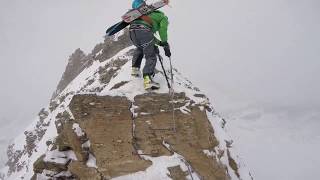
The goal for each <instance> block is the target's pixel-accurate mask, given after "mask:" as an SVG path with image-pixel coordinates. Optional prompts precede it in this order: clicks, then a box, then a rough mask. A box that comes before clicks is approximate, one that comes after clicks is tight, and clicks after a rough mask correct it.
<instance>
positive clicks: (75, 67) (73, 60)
mask: <svg viewBox="0 0 320 180" xmlns="http://www.w3.org/2000/svg"><path fill="white" fill-rule="evenodd" d="M88 58H89V57H87V56H86V54H85V53H84V52H83V51H82V50H81V49H77V50H76V51H75V52H74V53H73V54H72V55H71V56H70V57H69V60H68V65H67V67H66V70H65V71H64V73H63V75H62V78H61V80H60V82H59V84H58V86H57V90H56V91H55V93H54V94H53V96H52V99H54V98H55V97H56V96H58V95H59V94H60V92H62V91H63V90H64V89H65V88H66V87H67V85H68V84H69V83H70V82H71V81H72V80H73V79H74V78H75V77H77V75H78V74H79V73H80V72H81V71H82V70H83V69H84V68H85V64H86V63H87V62H88V61H89V60H90V58H89V59H88Z"/></svg>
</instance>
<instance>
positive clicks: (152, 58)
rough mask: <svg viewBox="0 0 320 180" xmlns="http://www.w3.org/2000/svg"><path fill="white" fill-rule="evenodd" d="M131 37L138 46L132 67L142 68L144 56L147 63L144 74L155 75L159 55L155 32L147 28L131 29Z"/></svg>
mask: <svg viewBox="0 0 320 180" xmlns="http://www.w3.org/2000/svg"><path fill="white" fill-rule="evenodd" d="M130 38H131V41H132V43H133V44H134V45H135V46H136V47H137V48H136V49H135V52H134V55H133V59H132V67H137V68H140V66H141V61H142V59H143V57H144V56H145V58H146V64H145V66H144V68H143V75H144V76H145V75H150V76H151V75H153V74H154V70H155V67H156V64H157V55H156V47H155V40H154V36H153V32H152V31H151V30H149V29H146V28H141V29H139V28H135V29H130Z"/></svg>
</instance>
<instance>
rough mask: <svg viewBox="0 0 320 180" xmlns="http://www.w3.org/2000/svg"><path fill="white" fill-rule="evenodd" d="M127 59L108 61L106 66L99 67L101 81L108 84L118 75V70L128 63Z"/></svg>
mask: <svg viewBox="0 0 320 180" xmlns="http://www.w3.org/2000/svg"><path fill="white" fill-rule="evenodd" d="M127 62H128V60H127V59H120V58H119V59H115V60H112V61H111V62H110V63H108V64H107V65H106V66H104V67H101V68H100V69H99V74H100V82H101V83H102V84H107V83H109V81H110V80H111V79H112V78H113V77H114V76H115V75H116V72H117V71H118V70H119V69H120V68H121V67H122V66H123V65H124V64H125V63H127Z"/></svg>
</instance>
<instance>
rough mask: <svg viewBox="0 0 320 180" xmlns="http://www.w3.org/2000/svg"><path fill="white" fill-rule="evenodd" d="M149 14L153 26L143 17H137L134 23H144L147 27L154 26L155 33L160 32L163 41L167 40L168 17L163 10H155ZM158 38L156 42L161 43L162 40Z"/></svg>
mask: <svg viewBox="0 0 320 180" xmlns="http://www.w3.org/2000/svg"><path fill="white" fill-rule="evenodd" d="M148 16H149V17H150V18H151V20H152V27H150V24H149V23H147V22H146V21H144V20H142V19H137V20H135V21H134V23H137V24H143V25H145V26H147V27H150V28H152V32H153V33H157V32H158V33H159V36H160V39H161V41H162V42H167V41H168V25H169V21H168V17H167V16H166V15H165V14H164V13H163V12H161V11H159V10H156V11H153V12H152V13H150V14H148ZM155 39H156V44H159V43H160V40H158V39H157V38H155Z"/></svg>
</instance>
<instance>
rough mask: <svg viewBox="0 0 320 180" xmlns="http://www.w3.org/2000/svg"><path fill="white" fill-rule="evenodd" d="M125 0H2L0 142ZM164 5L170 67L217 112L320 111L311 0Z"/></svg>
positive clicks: (26, 118)
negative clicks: (247, 105)
mask: <svg viewBox="0 0 320 180" xmlns="http://www.w3.org/2000/svg"><path fill="white" fill-rule="evenodd" d="M130 2H131V1H119V0H114V1H111V0H90V1H87V0H68V1H63V0H55V1H50V0H28V1H24V0H1V1H0V68H1V69H0V82H1V89H0V98H1V101H0V107H1V108H0V122H1V123H2V124H3V126H2V127H3V128H2V133H1V135H2V134H3V135H2V137H3V138H6V137H8V138H11V137H13V136H14V135H15V134H16V133H18V132H20V131H22V129H23V128H22V127H25V126H26V125H28V124H29V123H30V122H31V121H32V119H33V117H34V116H35V115H36V113H37V112H38V111H39V110H40V109H41V107H44V106H46V105H47V103H48V100H49V98H50V97H51V94H52V92H53V91H54V89H55V87H56V85H57V83H58V81H59V79H60V77H61V75H62V73H63V71H64V68H65V66H66V63H67V59H68V56H69V55H70V54H71V53H72V52H73V51H74V50H75V49H76V48H81V49H83V50H84V51H86V52H90V51H91V49H92V48H93V47H94V45H95V44H97V43H98V42H100V41H103V38H102V36H103V35H104V31H105V29H106V27H108V26H109V25H112V24H114V23H115V22H117V21H118V20H119V17H120V16H121V15H122V13H123V12H124V11H126V10H127V9H128V8H129V7H130ZM171 5H172V7H171V8H165V9H164V11H165V12H167V13H168V16H169V19H170V27H169V42H170V44H171V46H172V51H173V61H174V65H175V67H177V68H178V69H179V70H180V71H181V72H182V73H183V74H184V75H186V76H187V77H188V78H189V79H190V80H191V81H192V82H193V83H194V84H195V85H197V86H198V87H200V89H202V90H204V91H205V92H206V93H207V94H208V95H209V97H210V98H211V99H212V100H213V101H214V102H213V103H214V105H216V106H217V107H218V109H221V110H223V111H226V112H228V109H230V108H231V106H237V103H241V102H257V104H259V105H263V104H265V103H266V104H268V105H269V106H274V107H278V106H297V107H301V108H319V107H320V96H319V92H320V85H319V84H320V83H319V80H318V79H319V77H320V72H319V69H320V61H319V57H320V35H319V32H320V22H319V21H320V11H319V10H320V2H319V1H318V0H305V1H301V0H242V1H238V0H229V1H217V0H203V1H193V0H183V1H177V0H172V4H171ZM191 7H193V8H191ZM14 126H17V127H15V128H13V127H14ZM0 140H1V139H0Z"/></svg>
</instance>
